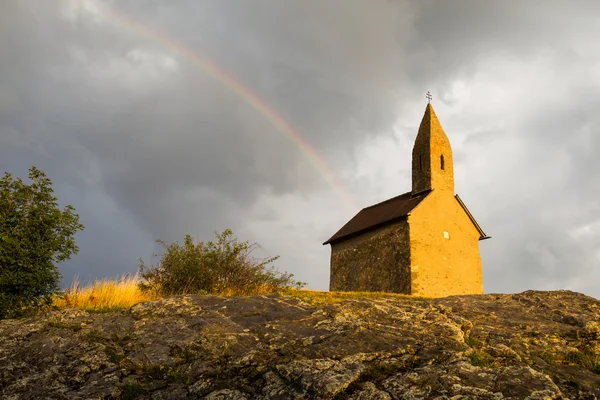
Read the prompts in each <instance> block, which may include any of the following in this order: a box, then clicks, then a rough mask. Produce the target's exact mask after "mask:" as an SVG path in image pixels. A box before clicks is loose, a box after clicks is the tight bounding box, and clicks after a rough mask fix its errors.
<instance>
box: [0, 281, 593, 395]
mask: <svg viewBox="0 0 600 400" xmlns="http://www.w3.org/2000/svg"><path fill="white" fill-rule="evenodd" d="M0 398H2V399H14V400H17V399H109V398H121V399H154V400H167V399H213V400H216V399H223V400H225V399H231V400H234V399H235V400H242V399H357V400H358V399H364V400H366V399H381V400H383V399H440V400H441V399H508V398H512V399H526V398H528V399H559V398H569V399H596V398H600V301H598V300H596V299H594V298H591V297H588V296H585V295H583V294H579V293H574V292H570V291H554V292H538V291H527V292H524V293H520V294H512V295H510V294H509V295H507V294H498V295H496V294H487V295H474V296H456V297H447V298H442V299H434V300H423V299H407V298H384V297H382V298H377V299H364V300H350V301H345V302H342V303H337V304H325V305H310V304H308V303H304V302H302V301H300V300H298V299H297V298H294V297H287V296H282V295H268V296H255V297H245V298H241V297H237V298H236V297H217V296H178V297H171V298H166V299H162V300H158V301H153V302H147V303H142V304H138V305H136V306H134V307H132V308H131V309H129V310H127V311H123V312H118V313H104V314H90V313H87V312H84V311H79V310H66V311H60V312H53V313H48V314H44V315H39V316H36V317H33V318H29V319H21V320H5V321H0Z"/></svg>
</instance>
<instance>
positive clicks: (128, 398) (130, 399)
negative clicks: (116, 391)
mask: <svg viewBox="0 0 600 400" xmlns="http://www.w3.org/2000/svg"><path fill="white" fill-rule="evenodd" d="M147 393H148V391H147V390H146V389H144V387H143V386H142V385H140V384H139V383H126V384H125V385H123V386H122V387H121V395H120V396H119V399H120V400H135V399H137V398H138V397H140V396H143V395H145V394H147Z"/></svg>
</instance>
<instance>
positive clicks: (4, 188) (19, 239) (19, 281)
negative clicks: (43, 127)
mask: <svg viewBox="0 0 600 400" xmlns="http://www.w3.org/2000/svg"><path fill="white" fill-rule="evenodd" d="M29 179H30V180H31V181H32V183H31V185H26V184H24V183H23V181H22V180H21V179H20V178H17V179H13V178H12V175H11V174H9V173H5V175H4V177H3V178H2V179H0V319H2V318H11V317H17V316H20V315H22V314H23V313H25V312H26V311H28V310H30V309H32V308H36V307H39V306H42V305H49V304H50V303H51V302H52V295H53V294H55V293H57V292H58V291H59V287H58V283H59V280H60V278H61V275H60V273H59V272H58V270H57V268H56V266H55V265H54V264H55V263H60V262H62V261H65V260H68V259H70V258H71V255H72V254H77V252H78V251H79V248H78V247H77V246H76V245H75V239H74V237H73V236H74V235H75V233H76V232H77V231H79V230H83V228H84V227H83V225H81V224H80V223H79V215H77V214H75V213H74V210H75V209H74V208H73V207H72V206H70V205H68V206H66V207H65V209H64V211H62V212H61V211H60V209H59V208H58V204H57V198H56V197H55V196H54V195H53V190H52V187H51V186H52V182H51V181H50V179H49V178H47V177H46V175H45V174H44V172H42V171H40V170H39V169H37V168H36V167H31V169H30V170H29Z"/></svg>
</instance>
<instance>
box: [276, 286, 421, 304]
mask: <svg viewBox="0 0 600 400" xmlns="http://www.w3.org/2000/svg"><path fill="white" fill-rule="evenodd" d="M279 293H280V294H282V295H285V296H290V297H295V298H297V299H299V300H301V301H303V302H305V303H308V304H312V305H323V304H333V303H340V302H342V301H345V300H360V299H384V298H391V299H408V300H415V301H419V300H429V298H428V297H418V296H411V295H407V294H398V293H386V292H324V291H318V290H305V289H284V290H280V291H279Z"/></svg>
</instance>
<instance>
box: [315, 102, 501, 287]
mask: <svg viewBox="0 0 600 400" xmlns="http://www.w3.org/2000/svg"><path fill="white" fill-rule="evenodd" d="M488 238H489V237H488V236H487V235H486V234H485V233H484V232H483V230H482V229H481V227H480V226H479V224H478V223H477V221H475V218H473V215H471V213H470V212H469V210H468V209H467V207H466V206H465V203H464V202H463V201H462V200H461V198H460V197H459V196H458V195H457V194H456V195H455V194H454V167H453V163H452V149H451V147H450V141H449V140H448V137H447V136H446V134H445V133H444V130H443V129H442V126H441V125H440V122H439V121H438V119H437V116H436V115H435V112H434V111H433V107H432V106H431V104H428V105H427V108H426V109H425V115H424V116H423V120H422V121H421V125H420V126H419V132H418V134H417V138H416V140H415V144H414V147H413V151H412V190H411V191H410V192H407V193H404V194H401V195H399V196H396V197H394V198H391V199H389V200H386V201H383V202H381V203H378V204H375V205H372V206H370V207H366V208H363V209H362V210H361V211H360V212H359V213H358V214H356V215H355V216H354V218H352V219H351V220H350V221H349V222H348V223H347V224H346V225H344V226H343V227H342V228H341V229H340V230H339V231H337V233H336V234H334V235H333V236H332V237H331V238H330V239H329V240H327V241H326V242H325V243H323V244H324V245H326V244H330V245H331V271H330V283H329V290H331V291H369V292H373V291H381V292H393V293H405V294H412V295H417V296H426V297H443V296H449V295H455V294H478V293H483V278H482V271H481V257H480V255H479V241H480V240H483V239H488Z"/></svg>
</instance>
